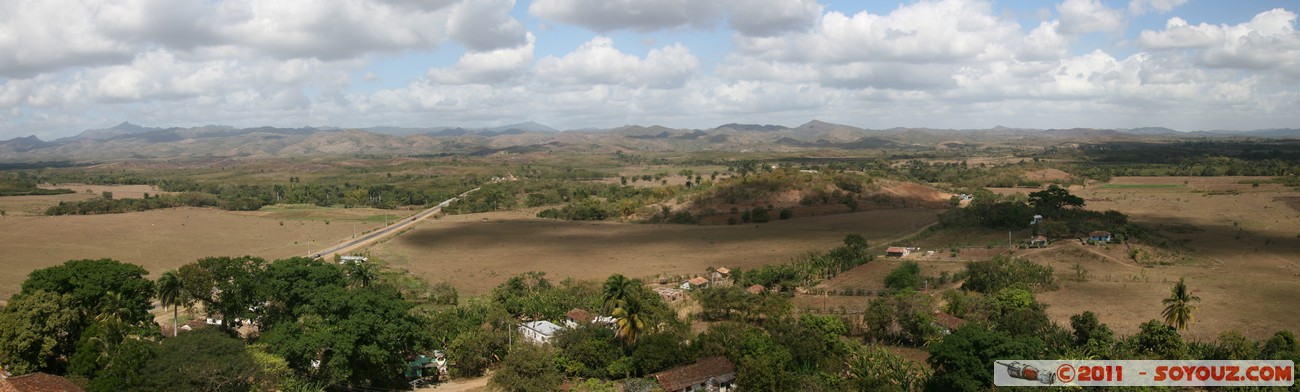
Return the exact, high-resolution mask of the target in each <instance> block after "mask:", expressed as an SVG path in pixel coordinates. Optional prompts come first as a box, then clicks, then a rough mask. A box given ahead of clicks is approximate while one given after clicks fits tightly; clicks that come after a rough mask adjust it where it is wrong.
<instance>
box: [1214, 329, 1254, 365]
mask: <svg viewBox="0 0 1300 392" xmlns="http://www.w3.org/2000/svg"><path fill="white" fill-rule="evenodd" d="M1260 354H1261V351H1260V346H1259V342H1256V341H1254V340H1250V338H1247V337H1245V336H1244V335H1242V334H1241V332H1237V331H1225V332H1223V333H1221V334H1219V339H1218V341H1216V342H1215V344H1214V346H1213V347H1212V348H1211V350H1210V353H1209V355H1207V356H1206V357H1205V358H1202V359H1217V360H1249V359H1259V357H1260Z"/></svg>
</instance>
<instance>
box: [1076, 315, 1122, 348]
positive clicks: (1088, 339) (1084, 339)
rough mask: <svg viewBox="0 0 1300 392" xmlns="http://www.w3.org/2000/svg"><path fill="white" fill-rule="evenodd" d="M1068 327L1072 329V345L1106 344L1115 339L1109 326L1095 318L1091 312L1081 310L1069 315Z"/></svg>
mask: <svg viewBox="0 0 1300 392" xmlns="http://www.w3.org/2000/svg"><path fill="white" fill-rule="evenodd" d="M1070 327H1071V328H1072V329H1073V330H1074V333H1073V336H1074V345H1076V346H1080V347H1082V346H1088V345H1108V344H1111V343H1113V342H1114V341H1115V334H1114V333H1113V332H1111V330H1110V327H1107V326H1106V324H1102V323H1101V322H1100V321H1098V320H1097V315H1095V314H1093V313H1092V312H1083V313H1081V314H1076V315H1073V316H1070Z"/></svg>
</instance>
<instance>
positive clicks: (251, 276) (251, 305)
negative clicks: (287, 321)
mask: <svg viewBox="0 0 1300 392" xmlns="http://www.w3.org/2000/svg"><path fill="white" fill-rule="evenodd" d="M265 265H266V260H263V259H261V258H258V257H252V256H243V257H206V258H202V259H199V260H198V261H197V262H194V263H191V264H186V265H184V266H181V268H180V269H179V270H178V271H177V277H179V278H180V280H181V287H183V288H184V292H185V293H186V294H187V295H189V296H190V297H191V298H194V299H195V300H196V301H198V302H200V303H202V304H203V307H204V309H206V310H207V312H208V314H219V315H221V319H222V320H223V323H222V324H221V325H222V327H223V328H226V329H231V330H233V329H235V328H237V327H238V326H239V325H241V324H242V321H241V320H243V319H250V318H252V316H253V315H254V309H256V308H257V307H259V306H261V305H262V302H264V301H263V300H262V298H261V296H260V295H259V291H260V290H261V289H262V287H261V286H262V282H261V278H262V277H263V274H262V269H263V267H264V266H265Z"/></svg>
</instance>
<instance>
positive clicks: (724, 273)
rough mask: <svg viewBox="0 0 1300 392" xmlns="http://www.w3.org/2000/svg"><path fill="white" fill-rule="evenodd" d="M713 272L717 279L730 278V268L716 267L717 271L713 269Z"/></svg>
mask: <svg viewBox="0 0 1300 392" xmlns="http://www.w3.org/2000/svg"><path fill="white" fill-rule="evenodd" d="M713 271H714V272H716V273H717V274H718V277H720V278H730V277H731V269H730V268H727V267H718V269H715V270H713Z"/></svg>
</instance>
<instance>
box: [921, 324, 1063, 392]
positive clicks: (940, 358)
mask: <svg viewBox="0 0 1300 392" xmlns="http://www.w3.org/2000/svg"><path fill="white" fill-rule="evenodd" d="M929 351H930V358H929V359H927V360H926V362H928V363H929V364H930V367H931V368H933V369H934V376H933V377H931V378H930V380H929V381H928V382H927V383H926V386H925V389H926V390H927V391H982V390H985V389H988V388H989V387H990V386H992V385H993V372H992V371H990V367H991V366H992V365H993V362H994V360H998V359H1009V358H1014V359H1036V358H1038V357H1039V355H1041V352H1042V351H1043V343H1042V341H1040V340H1038V338H1035V337H1032V336H1027V337H1018V338H1012V337H1010V336H1008V335H1005V334H1002V333H998V332H993V331H989V330H988V329H985V328H984V327H982V326H980V325H979V324H976V323H967V324H966V325H964V326H962V327H961V328H957V330H956V331H953V333H952V334H950V335H947V336H945V337H944V338H943V339H942V340H940V341H939V342H938V343H935V344H932V345H930V347H929Z"/></svg>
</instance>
